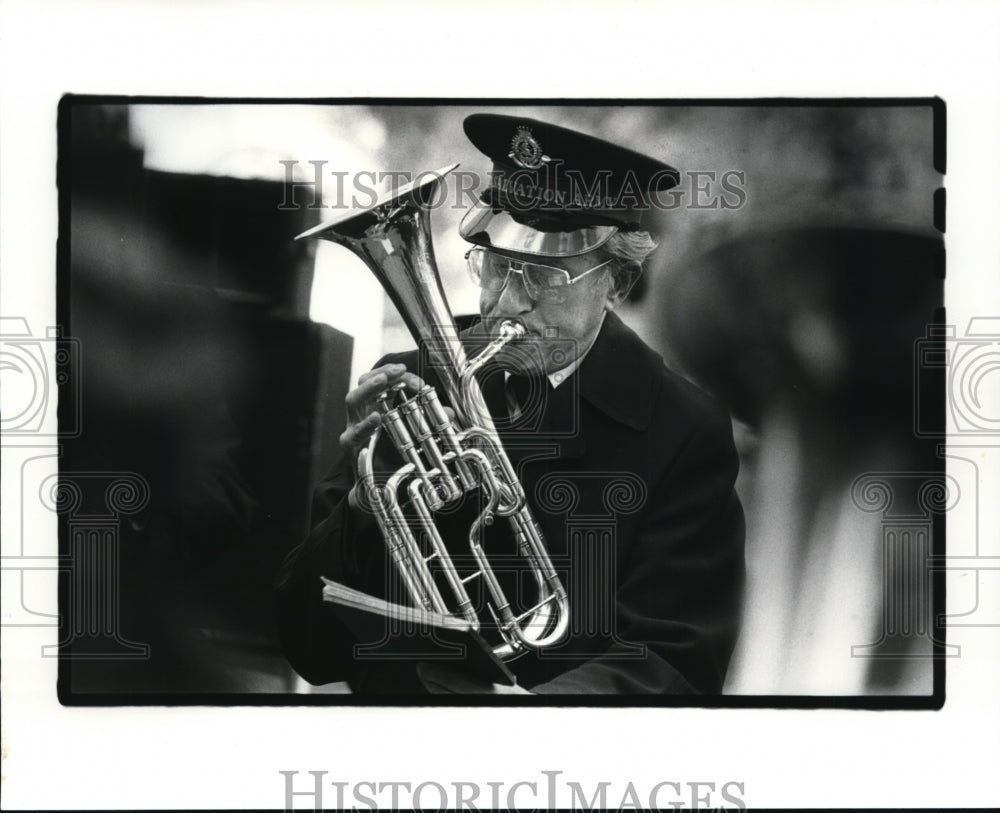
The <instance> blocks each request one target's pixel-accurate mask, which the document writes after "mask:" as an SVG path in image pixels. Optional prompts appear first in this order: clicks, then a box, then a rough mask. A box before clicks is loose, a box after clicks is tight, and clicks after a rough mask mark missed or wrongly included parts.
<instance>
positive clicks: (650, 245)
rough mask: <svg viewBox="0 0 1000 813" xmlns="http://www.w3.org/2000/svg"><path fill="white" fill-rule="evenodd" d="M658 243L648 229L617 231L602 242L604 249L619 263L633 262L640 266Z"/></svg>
mask: <svg viewBox="0 0 1000 813" xmlns="http://www.w3.org/2000/svg"><path fill="white" fill-rule="evenodd" d="M658 245H659V243H657V242H656V240H655V239H654V238H653V235H651V234H650V233H649V232H648V231H619V232H615V234H614V235H612V237H611V239H610V240H608V242H607V243H605V244H604V248H605V250H606V251H607V252H608V253H609V254H610V255H611V257H612V258H613V259H615V260H619V261H620V263H619V264H620V265H627V264H632V263H634V264H635V265H639V266H641V265H642V264H643V263H644V262H645V261H646V258H647V257H649V255H650V254H652V253H653V252H654V251H656V247H657V246H658Z"/></svg>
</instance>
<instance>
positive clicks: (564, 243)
mask: <svg viewBox="0 0 1000 813" xmlns="http://www.w3.org/2000/svg"><path fill="white" fill-rule="evenodd" d="M616 231H618V227H617V226H584V227H583V228H579V229H573V230H572V231H548V230H545V231H542V230H540V229H533V228H531V227H530V226H527V225H525V224H524V223H519V222H518V221H517V220H515V219H514V218H513V217H512V216H511V214H510V212H508V211H507V210H506V209H500V210H496V209H494V208H493V207H491V206H490V205H488V204H485V203H483V202H481V201H480V202H479V203H477V204H475V205H474V206H473V207H472V208H471V209H469V211H468V212H466V214H465V217H464V218H462V223H461V225H460V226H459V227H458V232H459V234H461V235H462V237H463V238H464V239H465V240H468V241H469V242H470V243H475V244H476V245H479V246H487V247H489V248H496V249H500V250H501V251H511V252H515V253H517V254H532V255H534V256H537V257H573V256H576V255H577V254H586V253H587V252H588V251H593V250H594V249H595V248H599V247H600V246H602V245H604V244H605V243H606V242H608V240H610V239H611V236H612V235H613V234H614V233H615V232H616Z"/></svg>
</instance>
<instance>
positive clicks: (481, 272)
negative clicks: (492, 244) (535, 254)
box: [465, 246, 614, 305]
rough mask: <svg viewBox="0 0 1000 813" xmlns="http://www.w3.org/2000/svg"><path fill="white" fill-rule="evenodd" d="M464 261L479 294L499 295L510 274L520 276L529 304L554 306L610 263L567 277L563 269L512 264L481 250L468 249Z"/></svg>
mask: <svg viewBox="0 0 1000 813" xmlns="http://www.w3.org/2000/svg"><path fill="white" fill-rule="evenodd" d="M465 259H466V260H467V261H468V263H469V275H470V276H471V277H472V281H473V282H475V283H476V285H478V286H479V287H480V288H482V289H483V290H485V291H491V292H492V293H499V292H500V291H502V290H503V289H504V288H506V287H507V282H508V280H509V279H510V275H511V273H514V274H520V275H521V279H522V280H524V290H525V291H527V292H528V296H529V297H531V300H532V301H533V302H550V303H553V304H556V305H558V304H560V303H562V302H565V301H566V294H567V292H568V291H569V286H570V285H575V284H576V283H578V282H579V281H580V280H582V279H583V278H584V277H585V276H587V275H588V274H592V273H593V272H594V271H597V270H598V269H601V268H604V266H606V265H609V264H610V263H612V262H614V260H605V261H604V262H603V263H600V264H599V265H595V266H594V267H593V268H588V269H587V270H586V271H584V272H583V273H582V274H578V275H577V276H575V277H571V276H570V274H569V271H567V270H566V269H565V268H556V267H555V266H551V265H542V264H541V263H530V262H521V261H520V260H512V259H511V258H510V257H505V256H503V255H502V254H495V253H494V252H492V251H489V250H487V249H485V248H482V247H481V246H477V247H476V248H473V249H470V250H469V251H468V253H467V254H466V255H465Z"/></svg>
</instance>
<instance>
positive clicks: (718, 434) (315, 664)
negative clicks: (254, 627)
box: [277, 115, 744, 694]
mask: <svg viewBox="0 0 1000 813" xmlns="http://www.w3.org/2000/svg"><path fill="white" fill-rule="evenodd" d="M465 131H466V134H467V135H468V136H469V138H470V139H471V140H472V142H473V143H474V144H475V145H476V146H477V148H479V149H480V150H481V151H482V152H483V153H484V154H486V155H487V156H488V157H490V158H491V159H492V161H493V171H492V172H491V184H490V186H489V188H488V189H487V190H486V192H485V193H484V194H483V196H482V199H481V200H480V201H479V202H478V203H477V204H476V205H475V206H473V207H472V209H471V210H470V211H469V212H468V213H467V214H466V216H465V218H464V220H463V221H462V225H461V227H460V232H461V235H462V237H463V238H465V239H466V240H467V241H468V242H469V243H470V244H471V247H470V250H469V252H468V255H467V261H468V265H469V271H470V273H471V276H472V277H473V279H474V280H475V281H476V282H477V284H478V285H479V287H480V289H481V294H480V316H481V318H480V320H478V321H477V322H475V323H474V324H472V325H470V326H468V327H467V328H466V329H465V330H464V331H463V333H462V339H463V342H465V343H466V344H467V346H469V347H479V346H482V345H483V344H485V343H486V342H488V341H489V340H490V339H491V338H494V337H495V336H496V333H497V331H498V329H499V325H500V323H501V322H502V321H505V320H515V321H516V322H519V323H520V324H521V325H523V327H524V328H525V329H526V335H525V336H524V337H523V338H521V339H519V340H516V341H514V342H512V343H511V344H509V345H508V346H507V347H505V348H504V349H503V350H502V351H500V353H499V355H497V356H496V357H495V358H494V359H493V361H492V362H490V363H489V364H488V365H487V366H486V367H484V369H483V370H482V371H481V373H480V374H479V376H478V378H479V383H480V386H481V388H482V392H483V396H484V399H485V401H486V404H487V406H488V407H489V410H490V413H491V414H492V416H493V419H494V422H495V424H496V427H497V429H498V431H499V434H500V439H501V441H502V442H503V446H504V448H505V449H506V451H507V454H508V455H509V457H510V460H511V462H512V463H513V465H514V467H515V469H516V472H517V475H518V477H519V479H520V481H521V483H522V484H523V486H524V490H525V493H526V495H527V500H528V503H529V504H530V506H531V509H532V511H533V513H534V517H535V520H536V522H537V524H538V526H539V527H540V529H541V531H542V533H543V535H544V538H545V541H546V546H547V548H548V552H549V554H550V556H551V559H552V561H553V563H554V564H555V567H556V569H557V570H558V571H559V574H560V577H561V578H562V580H563V582H564V583H565V584H566V585H567V590H568V593H569V600H570V606H571V608H572V612H571V621H570V624H569V633H568V635H567V637H566V638H565V640H564V641H562V642H561V643H559V644H556V645H555V646H552V647H549V648H546V649H543V650H540V651H528V652H527V653H526V654H524V655H521V656H520V657H518V658H516V659H514V660H512V661H511V662H510V664H509V666H510V668H511V670H512V671H513V672H514V673H515V674H516V675H517V680H518V685H517V686H515V687H502V686H499V685H492V686H491V685H490V684H489V683H477V682H475V681H473V680H471V679H469V678H468V677H466V676H465V675H464V674H463V673H462V671H461V670H460V669H452V668H451V667H450V666H449V664H448V662H447V661H434V662H413V663H406V662H403V663H401V662H400V661H398V660H397V661H392V662H386V661H385V660H378V659H370V660H366V659H364V658H356V657H355V656H354V649H353V643H354V641H353V639H352V638H351V636H350V635H349V634H348V633H347V631H346V629H345V628H344V627H343V626H341V625H340V624H339V622H338V621H337V619H336V618H335V617H334V616H333V614H332V613H331V612H330V611H329V608H328V607H324V606H323V604H324V602H323V601H322V597H321V595H320V590H319V589H318V588H319V585H320V577H321V576H323V577H328V578H331V579H334V580H336V581H338V582H343V583H345V584H348V585H350V586H353V587H358V588H359V589H362V590H366V591H368V592H371V593H376V594H381V595H385V593H386V591H387V588H386V584H387V583H388V582H389V581H391V579H389V578H388V577H387V573H389V572H390V568H388V566H387V564H386V553H385V546H384V544H383V543H382V540H381V538H380V534H379V531H378V528H377V527H376V525H375V522H374V520H373V518H372V516H371V514H370V512H369V509H368V508H367V507H366V504H365V499H364V494H363V493H361V490H360V489H359V487H358V475H357V471H356V464H355V461H356V460H357V457H358V452H359V450H360V449H361V448H363V447H365V446H366V445H367V443H368V440H369V437H370V436H371V434H372V432H374V431H375V429H376V427H378V426H379V424H380V423H381V421H382V418H381V414H380V412H379V411H378V410H377V409H376V398H377V397H378V396H379V395H380V394H381V393H383V392H385V391H386V390H388V389H391V388H393V387H395V386H398V385H402V387H403V388H404V389H405V390H406V391H408V392H412V393H416V392H418V391H419V390H420V389H421V387H422V386H423V385H424V380H426V381H427V383H429V384H431V385H435V386H436V385H437V383H438V382H437V380H436V376H435V370H434V367H433V365H427V364H426V363H425V362H423V361H422V356H421V355H420V354H419V353H418V352H412V353H405V354H397V355H394V356H389V357H387V358H386V359H384V360H383V361H382V362H381V363H380V364H379V365H378V366H377V367H376V368H375V369H373V370H371V371H370V372H368V373H365V374H364V375H363V376H361V378H360V380H359V382H358V386H357V387H356V388H355V389H354V390H352V391H351V392H350V393H348V395H347V399H346V405H347V412H348V426H347V427H346V428H345V430H344V432H343V434H342V436H341V446H342V450H343V457H342V459H341V461H340V463H339V464H338V465H337V466H336V467H335V468H334V470H333V471H332V472H331V474H330V476H329V477H328V479H326V480H325V481H324V482H323V483H322V484H321V486H320V487H319V489H318V490H317V494H316V498H315V502H314V514H313V531H312V533H311V534H310V536H309V538H308V539H307V540H306V541H305V542H304V543H303V544H302V545H300V546H299V547H298V548H297V549H296V550H295V551H293V552H292V554H291V555H290V556H289V558H288V560H287V561H286V563H285V566H284V568H283V572H282V574H281V576H280V577H279V582H278V589H277V597H278V621H279V629H280V632H281V636H282V641H283V644H284V646H285V650H286V654H287V656H288V658H289V661H290V662H291V663H292V665H293V666H294V667H295V669H296V670H297V671H298V672H299V673H300V674H301V675H302V676H303V677H304V678H306V679H307V680H309V681H310V682H312V683H317V684H319V683H327V682H331V681H338V680H348V681H349V682H350V683H351V686H352V688H353V689H354V690H355V691H368V692H386V693H397V692H404V691H427V690H429V691H469V692H491V691H506V692H531V693H537V694H550V693H551V694H556V693H559V694H597V693H601V694H664V693H708V694H718V693H720V692H721V690H722V686H723V681H724V679H725V675H726V670H727V667H728V664H729V659H730V656H731V654H732V651H733V647H734V645H735V641H736V635H737V632H738V626H739V616H740V602H741V592H742V587H743V580H744V561H743V546H744V526H743V512H742V508H741V506H740V503H739V500H738V499H737V497H736V494H735V491H734V489H733V484H734V482H735V479H736V474H737V469H738V460H737V455H736V451H735V448H734V445H733V438H732V427H731V423H730V419H729V415H728V413H727V412H726V410H725V409H724V408H722V407H721V406H720V405H719V404H718V403H716V402H715V401H714V400H712V399H711V398H710V397H709V396H708V395H706V394H704V393H702V392H701V391H699V390H698V389H696V388H695V387H694V386H692V385H691V384H689V383H687V382H686V381H685V380H684V379H682V378H681V377H679V376H678V375H676V374H675V373H673V372H671V371H669V370H668V369H667V368H666V367H665V366H664V364H663V361H662V359H661V358H660V357H659V356H658V355H657V354H656V353H655V352H654V351H652V350H651V349H650V348H649V347H647V346H646V344H645V343H644V342H643V341H642V340H641V339H639V338H638V336H636V335H635V333H633V332H632V331H631V330H630V329H629V328H628V327H626V326H625V325H624V324H623V322H622V321H621V320H620V319H619V317H618V316H617V315H616V314H615V313H614V311H615V309H616V307H617V306H618V305H619V304H620V303H621V302H622V301H623V300H624V299H625V297H626V296H627V294H628V292H629V290H630V289H631V287H632V285H633V284H634V283H635V282H636V280H637V279H638V277H639V275H640V273H641V270H642V264H643V262H644V260H645V259H646V258H647V257H648V255H649V254H650V253H651V252H652V251H653V250H654V249H655V248H656V242H655V240H654V238H653V237H652V235H650V233H649V232H648V231H645V230H643V229H642V227H641V225H640V221H641V218H642V215H643V213H644V212H645V211H648V209H649V208H650V197H651V196H652V195H655V194H656V193H658V192H662V191H664V190H666V189H669V188H670V187H672V186H674V185H676V183H677V172H676V170H674V169H673V168H672V167H669V166H667V165H666V164H663V163H661V162H659V161H656V160H653V159H651V158H648V157H646V156H643V155H639V154H638V153H635V152H632V151H630V150H627V149H624V148H622V147H618V146H616V145H613V144H610V143H608V142H605V141H602V140H599V139H596V138H593V137H591V136H588V135H584V134H582V133H578V132H574V131H571V130H567V129H565V128H562V127H557V126H554V125H549V124H545V123H542V122H538V121H534V120H530V119H525V118H521V117H517V116H497V115H474V116H470V117H469V118H467V119H466V122H465ZM392 466H393V464H392V463H387V464H386V469H387V470H391V468H392ZM474 503H476V500H475V499H468V500H466V501H465V503H463V504H462V505H460V506H458V507H457V508H456V509H455V510H451V511H445V512H442V513H441V514H440V515H439V516H438V517H437V518H438V520H439V522H440V533H441V536H442V538H444V539H445V540H446V542H447V544H448V547H449V548H450V549H452V550H453V551H456V562H458V561H459V560H460V559H461V549H462V545H463V544H466V543H467V537H468V534H469V516H470V512H471V515H472V516H475V509H476V506H475V504H474ZM501 525H502V523H499V522H497V523H494V524H493V525H491V526H489V527H488V528H487V529H486V534H485V545H484V547H485V548H486V550H487V551H490V550H501V551H503V550H506V549H508V548H509V547H510V546H511V545H510V542H509V541H506V542H504V541H501V540H499V539H498V538H497V539H495V538H494V537H495V536H496V535H497V534H499V533H501V532H502V530H503V529H502V528H501V527H499V526H501ZM505 546H506V547H505ZM498 578H499V579H501V581H503V582H504V584H505V585H506V587H507V588H508V589H507V594H508V595H515V596H520V595H521V594H522V593H527V594H530V585H529V584H528V580H526V579H525V578H524V574H523V573H522V572H519V570H518V568H517V567H516V566H515V565H510V566H509V567H507V568H506V569H504V568H503V567H501V569H500V572H499V573H498ZM473 588H475V585H473ZM474 592H475V591H474ZM389 597H390V598H394V597H393V596H389ZM474 601H475V602H476V603H477V604H482V603H484V599H483V596H482V594H481V593H480V592H475V597H474ZM525 603H526V604H530V597H529V598H528V599H526V600H525Z"/></svg>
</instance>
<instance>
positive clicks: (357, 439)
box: [340, 412, 382, 446]
mask: <svg viewBox="0 0 1000 813" xmlns="http://www.w3.org/2000/svg"><path fill="white" fill-rule="evenodd" d="M381 423H382V416H381V415H380V414H379V413H378V412H372V413H370V414H369V415H367V416H366V417H364V418H363V419H362V420H360V421H358V422H356V423H352V424H351V425H350V426H348V427H347V429H345V430H344V431H343V432H342V433H341V435H340V445H341V446H360V445H361V444H363V443H365V442H366V441H367V440H368V438H369V437H370V436H371V433H372V432H374V431H375V429H376V427H378V426H379V425H380V424H381Z"/></svg>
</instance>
